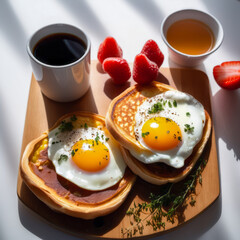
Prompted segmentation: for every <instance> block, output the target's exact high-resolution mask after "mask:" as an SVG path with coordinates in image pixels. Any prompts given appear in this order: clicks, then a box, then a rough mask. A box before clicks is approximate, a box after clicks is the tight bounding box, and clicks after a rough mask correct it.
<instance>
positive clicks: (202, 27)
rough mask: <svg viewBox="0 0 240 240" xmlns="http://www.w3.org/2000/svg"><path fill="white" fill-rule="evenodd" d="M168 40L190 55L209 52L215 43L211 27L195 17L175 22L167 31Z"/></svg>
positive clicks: (174, 46) (177, 48) (173, 45)
mask: <svg viewBox="0 0 240 240" xmlns="http://www.w3.org/2000/svg"><path fill="white" fill-rule="evenodd" d="M167 41H168V43H169V44H170V45H171V46H172V47H173V48H175V49H176V50H178V51H180V52H182V53H185V54H189V55H199V54H203V53H206V52H209V51H210V50H211V49H212V48H213V47H214V43H215V39H214V35H213V32H212V30H211V29H210V27H208V26H207V25H206V24H205V23H203V22H201V21H198V20H194V19H184V20H180V21H177V22H175V23H173V24H172V25H171V26H170V27H169V29H168V31H167Z"/></svg>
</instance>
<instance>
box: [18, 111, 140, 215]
mask: <svg viewBox="0 0 240 240" xmlns="http://www.w3.org/2000/svg"><path fill="white" fill-rule="evenodd" d="M73 115H75V116H77V117H80V118H85V119H88V120H87V121H88V124H90V126H91V124H93V123H94V124H97V125H98V126H99V125H101V127H103V128H106V127H105V119H104V118H103V117H101V116H99V115H97V114H93V113H86V112H74V113H70V114H67V115H64V116H63V117H61V118H60V119H59V120H58V121H57V122H56V123H55V125H54V126H53V127H52V128H51V129H49V130H48V131H46V132H44V133H43V134H42V135H41V136H39V137H38V138H36V139H34V140H33V141H31V142H30V143H29V144H28V145H27V147H26V149H25V151H24V153H23V157H22V159H21V163H20V173H21V176H22V178H23V181H24V182H25V183H26V185H27V186H28V187H29V189H30V190H31V191H32V192H33V193H34V194H35V195H36V196H37V197H38V198H39V199H40V200H41V201H42V202H44V203H45V204H46V205H47V206H49V207H50V208H51V209H53V210H55V211H57V212H61V213H64V214H67V215H70V216H73V217H78V218H83V219H93V218H96V217H99V216H103V215H106V214H109V213H111V212H113V211H114V210H116V209H117V208H118V207H119V206H120V205H121V204H122V203H123V202H124V200H125V199H126V197H127V195H128V193H129V191H130V190H131V188H132V186H133V184H134V182H135V179H136V176H135V175H134V174H133V173H132V172H131V171H130V170H129V168H126V170H125V174H124V176H123V178H122V179H121V180H120V181H119V182H118V183H117V184H115V185H114V186H113V187H110V188H108V189H106V190H101V191H86V190H84V189H81V188H79V187H78V186H76V185H74V184H72V183H71V182H69V181H68V180H66V179H63V178H62V177H60V176H58V175H57V174H56V172H55V169H54V166H53V165H52V164H51V161H50V160H46V162H41V161H40V160H37V161H35V162H33V161H32V159H33V155H34V153H35V152H36V151H37V150H38V149H39V146H42V145H41V144H42V141H43V140H44V139H47V138H48V133H49V132H50V131H51V130H52V129H54V128H56V127H58V126H59V125H60V123H61V122H62V121H63V120H65V119H67V118H69V117H70V116H73ZM89 119H90V120H89ZM106 130H107V129H106ZM117 144H118V143H117ZM119 148H120V150H121V152H122V153H123V149H122V147H121V146H120V145H119ZM124 156H125V155H124ZM44 171H48V173H49V174H50V176H51V178H49V179H47V178H46V177H44V174H42V173H44ZM46 173H47V172H46ZM46 175H47V174H46ZM66 186H68V187H67V188H66ZM76 190H77V191H78V193H79V192H80V194H81V193H83V194H85V195H84V196H86V199H87V200H84V199H85V198H84V197H82V196H78V195H75V192H73V191H76ZM99 194H100V195H101V196H100V195H99ZM99 196H100V197H99Z"/></svg>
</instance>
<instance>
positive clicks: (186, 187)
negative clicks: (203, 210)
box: [121, 159, 207, 237]
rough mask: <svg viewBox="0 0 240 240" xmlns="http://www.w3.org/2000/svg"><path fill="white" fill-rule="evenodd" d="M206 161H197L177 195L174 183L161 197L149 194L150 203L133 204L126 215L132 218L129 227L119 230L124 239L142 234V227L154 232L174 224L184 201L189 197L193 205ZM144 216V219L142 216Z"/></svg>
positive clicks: (167, 186) (167, 187)
mask: <svg viewBox="0 0 240 240" xmlns="http://www.w3.org/2000/svg"><path fill="white" fill-rule="evenodd" d="M206 163H207V161H206V160H204V159H199V161H198V164H197V165H196V166H195V167H194V169H193V171H192V174H191V175H190V176H189V177H187V179H186V180H185V181H184V182H183V188H182V190H181V191H180V192H179V193H177V194H176V193H175V192H174V190H173V189H174V186H175V185H176V183H172V184H167V185H166V190H165V191H164V193H163V194H162V195H155V194H152V193H151V194H150V196H149V199H150V202H149V203H147V202H143V203H139V204H137V205H136V204H135V203H134V206H133V207H132V208H129V209H128V211H127V212H126V214H127V215H128V216H130V217H132V219H133V220H132V221H130V224H131V227H130V228H125V229H123V228H122V229H121V232H122V235H123V236H124V237H132V236H133V235H135V234H136V233H139V234H142V233H143V230H144V226H151V227H152V229H153V230H154V231H156V230H157V229H161V228H163V229H165V221H167V222H171V223H174V221H175V218H176V215H177V210H178V209H179V208H180V207H183V206H184V204H186V199H188V197H190V196H191V200H190V202H189V203H190V205H191V206H194V205H195V202H196V200H195V198H194V193H195V186H196V183H197V181H198V182H199V183H200V184H202V175H201V174H202V171H203V169H204V167H205V166H206ZM143 214H144V215H146V216H145V217H144V218H142V216H143Z"/></svg>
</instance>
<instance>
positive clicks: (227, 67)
mask: <svg viewBox="0 0 240 240" xmlns="http://www.w3.org/2000/svg"><path fill="white" fill-rule="evenodd" d="M213 76H214V78H215V80H216V82H217V84H218V85H219V86H220V87H222V88H225V89H228V90H234V89H237V88H240V61H231V62H223V63H222V64H221V65H218V66H215V67H214V68H213Z"/></svg>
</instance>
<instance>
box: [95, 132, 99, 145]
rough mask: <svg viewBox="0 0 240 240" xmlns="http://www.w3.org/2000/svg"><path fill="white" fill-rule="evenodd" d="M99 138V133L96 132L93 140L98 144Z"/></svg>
mask: <svg viewBox="0 0 240 240" xmlns="http://www.w3.org/2000/svg"><path fill="white" fill-rule="evenodd" d="M99 139H100V137H99V135H98V133H97V136H96V137H95V141H96V144H97V145H98V141H99Z"/></svg>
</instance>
